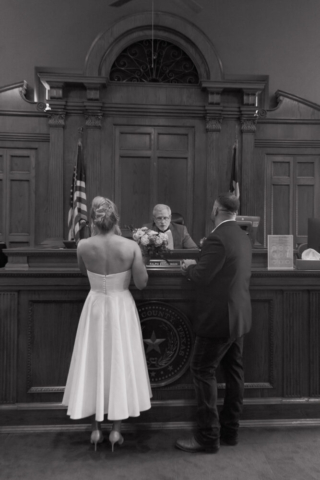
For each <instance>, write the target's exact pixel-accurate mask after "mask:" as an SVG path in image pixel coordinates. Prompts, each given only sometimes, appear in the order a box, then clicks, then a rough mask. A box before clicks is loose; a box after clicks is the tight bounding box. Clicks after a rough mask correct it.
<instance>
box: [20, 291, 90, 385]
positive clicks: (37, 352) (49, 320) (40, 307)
mask: <svg viewBox="0 0 320 480" xmlns="http://www.w3.org/2000/svg"><path fill="white" fill-rule="evenodd" d="M82 307H83V301H81V300H78V301H75V300H71V299H70V300H58V299H57V300H55V301H41V300H39V301H31V302H29V309H28V314H29V318H28V350H27V362H26V364H27V392H28V393H32V394H36V393H52V392H59V391H60V392H61V391H63V388H64V386H65V384H66V380H67V374H68V370H69V366H70V361H71V354H72V350H73V346H74V340H75V336H76V331H77V327H78V322H79V318H80V314H81V310H82Z"/></svg>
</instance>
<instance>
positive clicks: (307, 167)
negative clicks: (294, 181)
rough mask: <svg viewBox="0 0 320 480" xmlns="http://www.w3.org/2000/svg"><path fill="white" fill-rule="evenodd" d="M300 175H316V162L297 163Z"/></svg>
mask: <svg viewBox="0 0 320 480" xmlns="http://www.w3.org/2000/svg"><path fill="white" fill-rule="evenodd" d="M297 170H298V172H297V173H298V174H297V176H298V177H314V163H313V162H298V164H297Z"/></svg>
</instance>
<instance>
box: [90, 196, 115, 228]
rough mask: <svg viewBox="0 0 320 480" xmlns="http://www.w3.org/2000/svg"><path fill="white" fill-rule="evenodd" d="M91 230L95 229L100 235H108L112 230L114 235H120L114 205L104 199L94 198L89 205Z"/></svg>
mask: <svg viewBox="0 0 320 480" xmlns="http://www.w3.org/2000/svg"><path fill="white" fill-rule="evenodd" d="M90 216H91V220H92V227H93V228H92V229H93V230H95V228H97V229H98V230H99V231H100V232H101V233H108V232H110V231H111V230H112V229H113V228H114V229H115V233H117V234H118V235H119V234H120V235H121V233H120V228H119V225H118V223H119V218H120V217H119V214H118V211H117V207H116V205H115V204H114V203H113V202H112V201H111V200H109V199H108V198H105V197H95V198H94V199H93V200H92V205H91V215H90Z"/></svg>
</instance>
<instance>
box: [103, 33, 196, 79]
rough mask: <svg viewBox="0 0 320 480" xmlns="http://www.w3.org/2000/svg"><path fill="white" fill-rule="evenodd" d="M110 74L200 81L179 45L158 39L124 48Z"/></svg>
mask: <svg viewBox="0 0 320 480" xmlns="http://www.w3.org/2000/svg"><path fill="white" fill-rule="evenodd" d="M109 78H110V80H111V81H113V82H141V83H142V82H146V83H148V82H153V83H187V84H192V85H197V84H198V83H199V75H198V72H197V69H196V67H195V65H194V63H193V62H192V60H191V59H190V57H189V56H188V55H187V54H186V53H185V52H184V51H183V50H181V48H179V47H177V46H176V45H173V44H172V43H170V42H167V41H165V40H159V39H154V40H153V41H152V40H151V39H147V40H141V41H139V42H136V43H134V44H132V45H130V46H129V47H127V48H126V49H125V50H123V52H122V53H121V54H120V55H119V56H118V58H117V59H116V60H115V62H114V63H113V65H112V67H111V70H110V77H109Z"/></svg>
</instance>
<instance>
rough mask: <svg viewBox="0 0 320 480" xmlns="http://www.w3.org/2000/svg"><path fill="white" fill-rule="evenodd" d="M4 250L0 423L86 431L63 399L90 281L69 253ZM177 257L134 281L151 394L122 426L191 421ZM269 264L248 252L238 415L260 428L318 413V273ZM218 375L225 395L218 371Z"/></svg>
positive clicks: (189, 316)
mask: <svg viewBox="0 0 320 480" xmlns="http://www.w3.org/2000/svg"><path fill="white" fill-rule="evenodd" d="M6 253H7V255H8V263H7V265H6V267H5V268H3V269H1V270H0V315H1V319H2V321H1V336H0V356H1V362H0V379H1V390H0V395H1V398H0V401H1V406H0V410H1V417H2V421H1V428H2V429H7V430H8V431H13V430H15V429H27V430H28V429H31V430H32V429H40V430H41V429H43V428H49V429H51V428H52V429H68V428H85V427H84V425H86V424H88V423H89V419H83V420H79V421H76V422H74V421H70V419H69V417H67V416H66V408H65V407H64V406H62V405H61V400H62V395H63V390H64V385H65V383H66V377H67V373H68V368H69V364H70V359H71V353H72V349H73V344H74V339H75V334H76V329H77V325H78V321H79V317H80V313H81V309H82V306H83V303H84V300H85V298H86V295H87V293H88V290H89V283H88V279H87V278H86V277H84V276H83V275H82V274H81V273H80V271H79V269H78V267H77V263H76V252H75V250H68V249H61V250H59V249H55V250H49V249H43V248H42V249H41V248H38V249H11V250H10V249H8V250H7V251H6ZM177 256H178V258H177V259H175V258H174V254H173V255H172V256H171V257H170V259H169V262H170V263H171V264H170V265H168V266H162V265H150V266H148V273H149V283H148V286H147V288H146V289H145V290H142V291H139V290H137V289H136V288H135V287H134V285H133V284H132V285H131V292H132V294H133V296H134V299H135V301H136V304H137V307H138V310H139V315H140V320H141V326H142V334H143V339H144V343H145V351H146V357H147V362H148V368H149V374H150V379H151V382H152V386H153V388H152V390H153V400H152V408H151V410H149V411H147V412H143V413H142V414H141V416H140V417H139V418H137V419H131V420H130V419H129V420H128V423H130V422H131V421H132V420H133V421H134V423H135V425H137V424H139V425H140V424H142V426H143V427H146V428H158V427H160V428H170V426H173V425H176V426H182V427H183V426H188V425H191V423H192V422H194V421H195V396H194V390H193V385H192V378H191V374H190V371H189V361H190V355H191V353H192V344H193V334H192V322H193V321H194V317H195V290H194V287H193V285H192V282H189V281H187V280H186V279H185V278H184V277H182V275H181V273H180V269H179V266H178V262H179V255H177ZM185 256H188V254H187V251H185ZM191 256H192V255H191ZM193 256H194V255H193ZM180 258H181V255H180ZM266 267H267V254H266V250H265V249H263V248H260V249H254V254H253V271H252V279H251V298H252V309H253V323H252V330H251V332H250V333H249V334H248V335H247V336H246V337H245V346H244V364H245V404H244V412H243V416H242V418H243V421H244V422H245V423H247V424H252V425H257V424H261V423H263V424H265V423H266V424H279V422H280V423H283V422H289V423H290V422H297V421H302V422H308V421H309V419H319V418H320V398H319V397H320V371H319V370H320V365H319V358H320V356H319V353H320V326H319V314H320V281H319V280H320V272H319V271H297V270H293V271H268V270H267V268H266ZM219 382H220V383H219V396H220V397H223V392H224V384H223V376H222V375H221V373H219ZM313 421H314V420H313ZM79 424H80V425H82V427H81V426H79ZM77 425H78V426H77ZM74 426H75V427H74Z"/></svg>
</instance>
